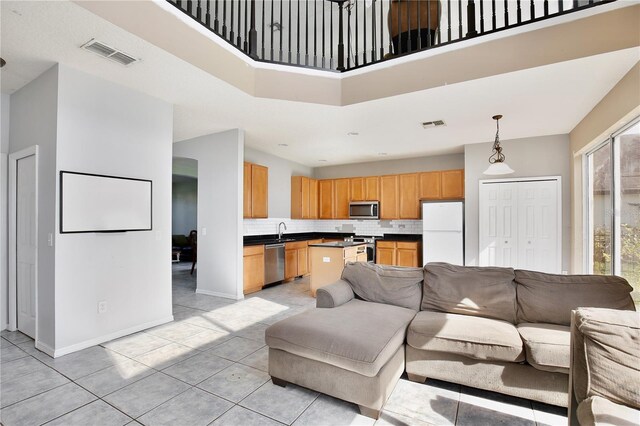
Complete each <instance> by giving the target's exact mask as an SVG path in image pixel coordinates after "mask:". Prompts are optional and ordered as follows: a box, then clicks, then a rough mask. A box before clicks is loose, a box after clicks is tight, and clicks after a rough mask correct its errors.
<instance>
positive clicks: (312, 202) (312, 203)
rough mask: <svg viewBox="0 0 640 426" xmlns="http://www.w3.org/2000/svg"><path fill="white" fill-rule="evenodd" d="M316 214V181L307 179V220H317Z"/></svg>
mask: <svg viewBox="0 0 640 426" xmlns="http://www.w3.org/2000/svg"><path fill="white" fill-rule="evenodd" d="M318 212H319V210H318V181H317V180H315V179H309V219H317V218H318Z"/></svg>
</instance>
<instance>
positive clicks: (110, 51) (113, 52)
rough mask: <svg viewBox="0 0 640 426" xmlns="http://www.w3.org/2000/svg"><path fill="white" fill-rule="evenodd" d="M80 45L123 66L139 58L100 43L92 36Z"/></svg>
mask: <svg viewBox="0 0 640 426" xmlns="http://www.w3.org/2000/svg"><path fill="white" fill-rule="evenodd" d="M80 47H82V48H83V49H85V50H88V51H89V52H93V53H96V54H98V55H100V56H102V57H103V58H107V59H111V60H112V61H114V62H117V63H119V64H121V65H125V66H127V65H130V64H132V63H134V62H137V61H139V59H136V58H134V57H133V56H131V55H128V54H126V53H124V52H122V51H120V50H117V49H114V48H113V47H110V46H107V45H106V44H104V43H101V42H99V41H97V40H96V39H94V38H92V39H91V40H89V41H88V42H86V43H85V44H83V45H82V46H80Z"/></svg>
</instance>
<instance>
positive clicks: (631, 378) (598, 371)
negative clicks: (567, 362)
mask: <svg viewBox="0 0 640 426" xmlns="http://www.w3.org/2000/svg"><path fill="white" fill-rule="evenodd" d="M571 338H572V343H571V344H572V346H573V352H572V353H573V359H572V362H571V374H572V377H573V390H574V392H575V396H576V400H577V401H582V400H584V399H587V398H588V397H590V396H601V397H603V398H606V399H608V400H610V401H612V402H615V403H617V404H623V405H628V406H630V407H636V408H640V392H638V383H640V363H639V362H638V360H639V359H640V313H638V312H632V311H620V310H614V309H602V308H580V309H578V310H577V311H575V316H574V323H573V324H572V330H571Z"/></svg>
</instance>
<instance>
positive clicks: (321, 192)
mask: <svg viewBox="0 0 640 426" xmlns="http://www.w3.org/2000/svg"><path fill="white" fill-rule="evenodd" d="M318 209H319V213H318V217H319V218H320V219H333V217H334V216H333V180H331V179H326V180H320V181H318Z"/></svg>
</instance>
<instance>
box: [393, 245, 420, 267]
mask: <svg viewBox="0 0 640 426" xmlns="http://www.w3.org/2000/svg"><path fill="white" fill-rule="evenodd" d="M419 246H420V243H418V242H400V241H398V242H396V263H395V264H396V265H397V266H411V267H419V266H421V265H420V264H419V258H420V253H419Z"/></svg>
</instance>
